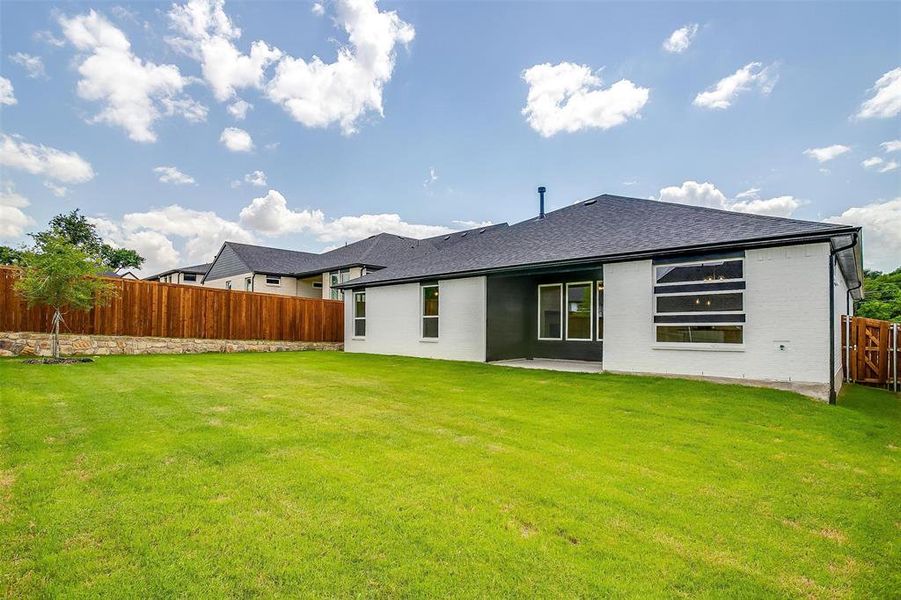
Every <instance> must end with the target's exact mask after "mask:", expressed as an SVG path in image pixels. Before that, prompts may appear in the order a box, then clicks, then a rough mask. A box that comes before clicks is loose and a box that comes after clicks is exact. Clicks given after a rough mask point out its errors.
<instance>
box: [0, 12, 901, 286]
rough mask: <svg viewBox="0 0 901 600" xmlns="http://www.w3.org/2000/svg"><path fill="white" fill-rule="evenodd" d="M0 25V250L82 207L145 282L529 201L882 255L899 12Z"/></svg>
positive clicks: (183, 16)
mask: <svg viewBox="0 0 901 600" xmlns="http://www.w3.org/2000/svg"><path fill="white" fill-rule="evenodd" d="M0 11H2V15H0V17H2V18H0V22H2V25H0V35H2V37H0V47H2V56H0V77H2V78H4V79H5V80H6V82H4V81H0V104H2V106H0V111H2V112H0V118H2V133H3V135H4V138H3V146H2V151H0V168H2V180H3V181H2V190H0V193H2V196H0V198H2V200H0V211H2V212H0V216H2V217H3V218H2V219H0V243H6V244H14V245H15V244H18V243H21V242H23V241H24V240H25V237H24V233H26V232H28V231H34V230H37V229H40V228H41V227H43V226H44V225H45V224H46V222H47V220H48V219H49V218H50V217H52V216H53V215H54V214H57V213H59V212H63V211H68V210H71V209H73V208H80V209H82V211H83V212H84V213H85V214H87V215H89V216H91V217H92V218H95V219H97V221H96V222H97V224H98V228H99V229H100V231H101V232H103V234H104V235H105V236H107V238H108V239H109V240H110V241H112V242H113V243H117V244H123V245H128V246H131V247H135V248H137V249H138V250H139V251H141V252H142V253H143V254H144V255H145V256H146V257H147V259H148V264H147V269H145V271H148V270H154V269H158V268H163V267H170V266H174V265H175V264H178V263H194V262H202V261H205V260H209V259H211V258H212V255H213V253H214V252H215V250H216V248H218V246H219V245H220V244H221V242H222V241H224V240H225V239H233V240H242V241H255V242H258V243H262V244H266V245H275V246H281V247H288V248H296V249H301V250H321V249H324V248H329V247H334V246H335V245H338V244H341V243H343V242H344V241H352V240H353V239H358V238H359V237H363V236H365V235H369V234H371V233H375V232H377V231H380V230H390V231H396V232H398V233H402V234H407V235H423V236H424V235H429V234H437V233H440V232H441V231H444V229H445V228H462V227H465V226H467V225H468V224H470V223H483V222H495V223H497V222H502V221H508V222H511V223H512V222H515V221H519V220H522V219H525V218H528V217H530V216H532V215H534V214H535V213H536V210H537V200H536V193H535V188H536V187H537V186H538V185H546V186H547V187H548V190H549V193H548V201H549V208H558V207H561V206H565V205H567V204H570V203H572V202H575V201H578V200H580V199H584V198H587V197H591V196H594V195H597V194H601V193H614V194H621V195H628V196H635V197H641V198H647V197H653V198H659V199H661V200H665V201H677V202H687V203H694V204H701V205H706V206H714V207H717V208H727V209H732V210H743V211H750V212H758V213H763V214H775V215H779V216H793V217H796V218H802V219H811V220H827V219H828V220H834V221H837V222H845V223H852V224H859V225H863V226H864V227H865V241H866V245H865V261H866V262H867V263H868V266H874V267H879V268H882V269H888V268H894V267H896V266H898V265H899V264H901V166H899V164H901V143H899V142H898V140H899V138H901V127H899V123H901V28H899V25H898V24H899V23H901V4H898V3H844V4H843V3H830V4H825V5H824V4H815V3H806V2H799V3H754V4H744V3H741V4H739V3H724V4H714V3H675V2H670V3H664V4H657V3H629V4H620V3H550V2H532V3H513V2H492V3H468V2H414V3H405V2H390V3H389V2H382V3H379V4H378V5H374V4H373V3H372V2H369V1H365V0H354V1H348V2H344V1H342V2H337V3H330V2H324V3H322V4H315V3H313V2H308V3H302V2H301V3H288V2H227V3H223V2H216V1H215V0H203V1H200V0H191V2H190V3H188V2H187V0H185V1H183V2H175V3H174V4H171V3H154V2H139V3H134V4H130V3H112V2H109V3H106V2H99V3H98V2H94V3H69V2H67V3H51V2H36V3H31V2H4V3H3V4H2V6H0ZM392 13H393V14H392ZM239 29H240V32H238V30H239ZM671 38H672V39H671ZM667 42H669V43H667ZM252 48H253V50H252ZM339 54H340V58H339ZM314 56H318V57H319V59H320V60H319V61H315V60H314V59H313V57H314ZM239 101H243V102H246V103H248V104H250V105H252V108H249V107H248V108H247V109H246V111H245V112H244V114H243V118H241V116H242V115H241V112H242V111H241V110H240V109H241V107H242V106H243V105H242V104H240V103H239ZM235 130H240V131H235ZM248 138H249V141H248ZM258 171H259V172H261V173H256V172H258ZM189 180H190V181H189Z"/></svg>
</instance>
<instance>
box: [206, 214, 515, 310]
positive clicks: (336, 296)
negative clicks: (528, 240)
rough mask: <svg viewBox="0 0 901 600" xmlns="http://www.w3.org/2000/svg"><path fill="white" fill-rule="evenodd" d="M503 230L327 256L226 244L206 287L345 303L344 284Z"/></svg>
mask: <svg viewBox="0 0 901 600" xmlns="http://www.w3.org/2000/svg"><path fill="white" fill-rule="evenodd" d="M503 227H506V224H505V223H504V224H501V225H490V226H486V227H481V228H477V229H471V230H468V231H458V232H454V233H449V234H446V235H441V236H436V237H433V238H427V239H422V240H420V239H415V238H408V237H403V236H399V235H394V234H390V233H380V234H377V235H373V236H370V237H368V238H366V239H365V240H360V241H358V242H353V243H351V244H346V245H344V246H341V247H339V248H336V249H334V250H330V251H329V252H324V253H322V254H312V253H310V252H298V251H296V250H284V249H281V248H267V247H264V246H254V245H251V244H239V243H236V242H225V243H224V244H223V245H222V248H221V249H220V250H219V253H218V254H217V255H216V258H215V260H213V263H212V266H211V267H210V269H209V272H208V273H207V274H206V277H204V279H203V285H205V286H208V287H218V288H225V289H235V290H242V291H250V292H263V293H269V294H283V295H288V296H302V297H305V298H325V299H332V300H343V299H344V292H343V291H342V290H340V289H338V288H336V287H335V286H337V285H339V284H342V283H346V282H347V281H350V280H352V279H355V278H357V277H360V276H362V275H363V274H365V273H367V272H372V271H376V270H379V269H384V268H386V267H388V266H391V265H394V264H398V263H400V262H404V261H407V260H411V259H413V258H416V257H420V256H425V255H428V254H431V253H434V252H440V251H442V250H443V249H445V248H449V247H452V246H454V245H455V244H457V243H459V242H461V241H464V240H466V239H467V238H468V237H470V236H472V237H476V236H483V235H485V234H491V233H492V232H494V231H497V230H498V229H500V228H503Z"/></svg>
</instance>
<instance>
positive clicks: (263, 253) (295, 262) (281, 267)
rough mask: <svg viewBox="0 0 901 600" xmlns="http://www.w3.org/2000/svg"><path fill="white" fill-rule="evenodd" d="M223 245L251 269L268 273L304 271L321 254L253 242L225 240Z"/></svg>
mask: <svg viewBox="0 0 901 600" xmlns="http://www.w3.org/2000/svg"><path fill="white" fill-rule="evenodd" d="M223 246H228V247H230V248H231V249H232V250H233V251H234V253H235V254H236V255H237V256H238V258H240V259H241V261H242V262H243V263H244V264H245V265H246V266H247V268H248V269H250V270H251V271H253V272H255V273H265V274H268V275H292V274H294V273H297V272H300V271H303V270H304V268H305V265H306V264H307V263H309V262H310V261H311V260H313V259H315V258H317V257H318V256H319V255H318V254H313V253H312V252H300V251H299V250H285V249H283V248H268V247H266V246H254V245H253V244H239V243H238V242H225V244H223ZM220 252H221V250H220Z"/></svg>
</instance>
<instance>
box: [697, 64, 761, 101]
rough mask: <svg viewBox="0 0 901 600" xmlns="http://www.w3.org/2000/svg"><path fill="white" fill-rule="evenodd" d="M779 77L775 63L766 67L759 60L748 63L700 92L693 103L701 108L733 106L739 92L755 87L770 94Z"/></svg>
mask: <svg viewBox="0 0 901 600" xmlns="http://www.w3.org/2000/svg"><path fill="white" fill-rule="evenodd" d="M778 79H779V77H778V75H777V74H776V65H775V64H772V65H769V66H767V67H764V66H763V64H762V63H759V62H752V63H748V64H746V65H745V66H743V67H742V68H740V69H739V70H738V71H736V72H735V73H733V74H732V75H729V76H728V77H724V78H723V79H720V80H719V81H718V82H716V84H714V85H713V86H712V87H710V88H707V89H706V90H705V91H703V92H701V93H699V94H698V95H697V96H695V99H694V102H693V104H694V105H695V106H699V107H701V108H711V109H713V108H715V109H721V110H722V109H726V108H729V107H730V106H732V103H733V102H735V100H736V98H738V96H739V94H742V93H744V92H747V91H749V90H751V89H753V88H757V89H758V90H759V91H760V93H761V94H763V95H764V96H766V95H768V94H769V93H770V92H771V91H772V90H773V86H775V85H776V81H777V80H778Z"/></svg>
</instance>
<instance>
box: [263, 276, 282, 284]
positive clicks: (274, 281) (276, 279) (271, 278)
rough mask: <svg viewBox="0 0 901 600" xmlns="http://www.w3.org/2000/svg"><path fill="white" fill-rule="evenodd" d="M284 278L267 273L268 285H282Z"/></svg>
mask: <svg viewBox="0 0 901 600" xmlns="http://www.w3.org/2000/svg"><path fill="white" fill-rule="evenodd" d="M281 284H282V278H281V277H279V276H278V275H266V285H281Z"/></svg>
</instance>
